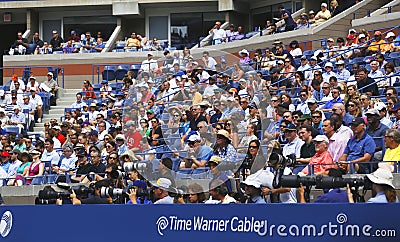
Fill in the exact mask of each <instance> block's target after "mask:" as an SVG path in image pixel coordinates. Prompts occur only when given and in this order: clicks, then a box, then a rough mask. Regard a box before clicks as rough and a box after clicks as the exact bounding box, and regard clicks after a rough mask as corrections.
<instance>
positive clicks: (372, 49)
mask: <svg viewBox="0 0 400 242" xmlns="http://www.w3.org/2000/svg"><path fill="white" fill-rule="evenodd" d="M384 44H385V40H384V39H382V32H381V31H375V33H374V41H372V42H371V43H370V44H369V47H368V49H367V55H373V54H376V53H378V52H380V50H381V48H382V47H383V46H384Z"/></svg>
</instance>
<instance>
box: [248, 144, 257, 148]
mask: <svg viewBox="0 0 400 242" xmlns="http://www.w3.org/2000/svg"><path fill="white" fill-rule="evenodd" d="M249 149H258V146H253V145H251V146H249Z"/></svg>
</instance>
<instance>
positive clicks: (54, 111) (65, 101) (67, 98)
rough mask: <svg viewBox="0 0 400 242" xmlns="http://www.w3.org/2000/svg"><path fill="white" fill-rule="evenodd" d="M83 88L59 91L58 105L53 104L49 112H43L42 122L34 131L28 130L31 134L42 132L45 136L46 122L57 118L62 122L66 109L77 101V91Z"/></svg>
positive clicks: (36, 125)
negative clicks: (61, 118)
mask: <svg viewBox="0 0 400 242" xmlns="http://www.w3.org/2000/svg"><path fill="white" fill-rule="evenodd" d="M80 91H81V89H63V90H60V92H59V98H58V99H57V106H52V107H51V108H50V110H49V113H48V114H43V119H42V122H41V123H36V124H35V127H34V129H33V132H28V134H29V135H33V134H38V133H39V134H41V136H43V137H44V123H48V122H50V120H51V119H53V118H55V119H57V120H58V121H59V122H60V117H62V116H64V109H65V108H69V107H71V104H72V103H74V102H75V101H76V93H78V92H80Z"/></svg>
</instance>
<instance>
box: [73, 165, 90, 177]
mask: <svg viewBox="0 0 400 242" xmlns="http://www.w3.org/2000/svg"><path fill="white" fill-rule="evenodd" d="M93 168H94V167H93V165H92V164H90V163H87V164H86V165H83V166H79V167H78V170H76V174H77V175H87V174H89V173H90V172H94V169H93Z"/></svg>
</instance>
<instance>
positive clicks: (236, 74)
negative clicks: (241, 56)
mask: <svg viewBox="0 0 400 242" xmlns="http://www.w3.org/2000/svg"><path fill="white" fill-rule="evenodd" d="M233 67H234V70H233V72H232V75H231V79H233V87H235V88H236V87H238V86H239V80H240V79H242V78H243V76H244V74H245V73H244V71H243V69H242V67H241V66H240V65H239V64H233Z"/></svg>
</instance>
